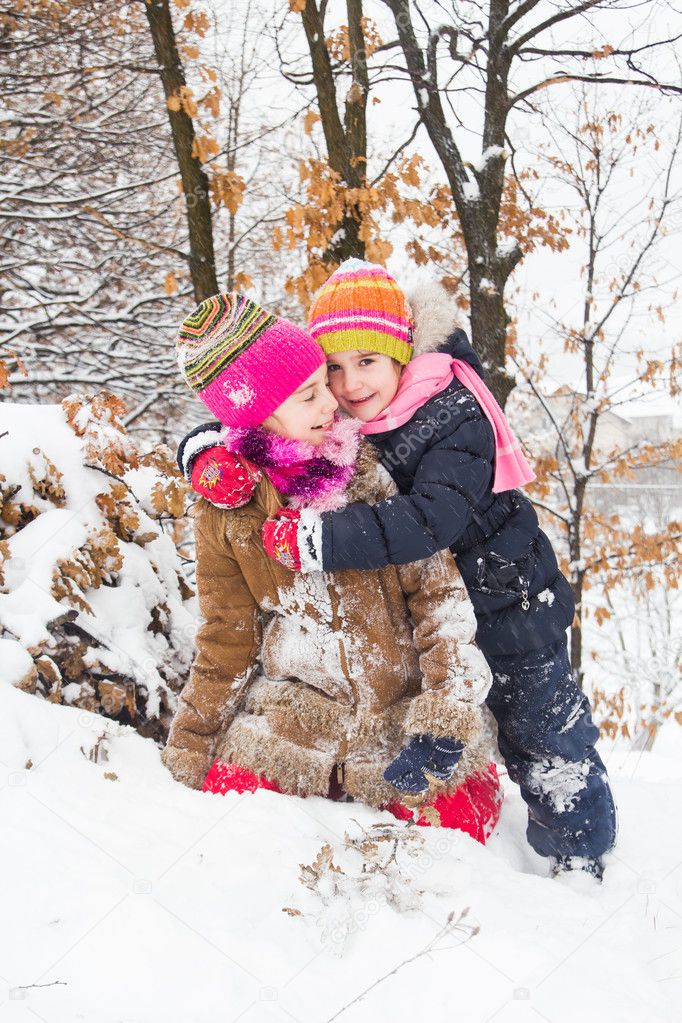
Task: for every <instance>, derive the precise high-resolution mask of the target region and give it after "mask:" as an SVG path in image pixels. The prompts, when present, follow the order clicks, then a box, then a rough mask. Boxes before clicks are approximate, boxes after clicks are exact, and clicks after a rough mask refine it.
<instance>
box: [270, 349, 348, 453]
mask: <svg viewBox="0 0 682 1023" xmlns="http://www.w3.org/2000/svg"><path fill="white" fill-rule="evenodd" d="M338 407H339V403H338V402H337V400H336V398H335V397H334V396H333V395H332V393H331V391H330V389H329V387H328V384H327V367H326V366H325V365H324V364H323V365H322V366H320V367H319V368H318V369H316V370H315V372H314V373H312V374H311V375H310V376H309V377H308V379H307V380H305V381H304V382H303V383H302V384H301V386H300V387H299V388H298V389H297V390H296V391H294V393H293V394H291V395H289V397H288V398H287V400H286V401H284V402H282V404H281V405H280V406H279V408H276V409H275V411H274V412H273V413H272V415H270V416H268V418H267V419H266V420H265V422H264V423H263V424H262V425H263V428H264V429H266V430H269V431H270V432H271V433H276V434H277V435H278V436H279V437H288V438H289V440H303V441H307V443H308V444H313V445H314V446H315V447H318V446H319V445H320V444H322V442H323V441H324V440H325V438H326V437H327V436H328V434H329V431H330V430H331V428H332V425H333V423H334V413H335V412H336V410H337V408H338Z"/></svg>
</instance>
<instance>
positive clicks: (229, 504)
mask: <svg viewBox="0 0 682 1023" xmlns="http://www.w3.org/2000/svg"><path fill="white" fill-rule="evenodd" d="M260 479H261V471H260V469H258V468H257V466H255V465H253V464H252V463H251V462H248V461H247V460H246V459H245V458H243V457H242V456H241V455H235V454H234V453H233V452H232V451H228V450H227V448H225V447H223V445H222V444H216V445H215V446H214V447H212V448H206V450H205V451H200V452H199V454H198V455H197V457H196V458H195V459H194V463H193V465H192V488H193V490H196V492H197V494H200V495H201V497H205V498H206V500H207V501H210V502H211V504H214V505H216V507H217V508H241V507H242V505H245V504H248V503H249V501H250V500H251V498H252V497H253V494H254V491H255V489H256V487H257V486H258V483H259V482H260Z"/></svg>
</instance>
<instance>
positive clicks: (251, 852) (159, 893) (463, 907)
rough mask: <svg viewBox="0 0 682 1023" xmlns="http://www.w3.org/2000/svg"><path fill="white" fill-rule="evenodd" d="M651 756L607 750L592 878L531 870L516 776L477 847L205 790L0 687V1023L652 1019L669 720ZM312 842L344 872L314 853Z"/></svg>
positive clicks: (671, 870)
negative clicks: (600, 871)
mask: <svg viewBox="0 0 682 1023" xmlns="http://www.w3.org/2000/svg"><path fill="white" fill-rule="evenodd" d="M103 736H104V737H103ZM657 748H658V750H660V752H657V753H655V754H654V753H651V754H638V755H636V756H635V755H631V756H627V755H624V754H612V755H611V757H610V760H609V768H610V771H611V772H612V775H613V777H614V780H615V792H616V798H617V800H618V804H619V809H620V814H621V831H620V838H619V844H618V847H617V850H616V853H615V854H614V855H611V856H610V857H609V858H608V866H607V873H606V879H605V882H604V885H603V887H602V888H601V889H599V888H594V887H592V882H590V881H588V880H587V879H585V878H582V879H578V878H575V877H574V878H572V879H570V880H569V879H566V880H564V881H562V882H558V881H556V880H550V879H548V878H547V877H546V876H545V875H546V869H547V868H546V864H545V863H544V862H543V861H542V860H540V859H539V858H538V857H536V856H535V854H534V853H533V852H532V851H531V850H530V848H529V847H528V846H527V845H526V844H525V840H524V837H523V829H524V808H523V805H522V803H521V800H520V798H519V796H518V793H517V792H516V791H515V790H514V789H513V788H512V789H510V790H508V791H507V796H506V803H505V807H504V809H503V815H502V820H501V823H500V825H499V828H498V832H497V833H496V835H495V836H494V838H493V840H492V841H491V842H490V844H489V846H488V847H487V848H483V847H481V846H479V845H477V844H476V843H475V842H474V841H473V840H471V839H469V838H468V837H467V836H465V835H463V834H459V833H456V832H448V831H445V830H442V829H435V828H417V827H416V826H413V827H412V828H408V826H406V825H404V824H402V823H397V822H396V821H395V820H394V818H392V817H390V816H389V815H388V814H380V813H378V812H375V811H372V810H370V809H368V808H365V807H360V806H356V805H349V804H335V803H331V802H328V801H326V800H322V799H318V798H313V799H307V800H302V799H297V798H293V797H285V796H280V795H277V794H275V793H270V792H264V791H261V792H259V793H257V794H255V795H251V794H249V793H246V794H244V795H242V796H239V795H237V794H232V793H231V794H229V795H228V796H226V797H220V796H214V795H210V794H208V793H200V792H196V791H190V790H188V789H185V788H183V787H182V786H181V785H178V784H177V783H175V782H174V781H173V779H172V778H171V776H170V775H169V774H168V772H167V771H166V770H165V769H164V768H163V766H162V765H161V763H160V760H159V750H158V748H157V746H156V745H155V743H154V742H153V741H152V740H151V739H145V738H142V737H141V736H140V735H139V734H137V733H136V732H135V731H134V729H133V728H131V727H127V726H119V725H117V724H116V723H114V722H112V721H109V720H106V719H103V718H102V717H100V716H97V715H93V714H89V713H87V712H85V711H82V710H78V709H76V708H72V707H67V706H59V705H55V704H52V703H50V702H48V701H45V700H40V699H37V698H36V697H35V696H33V695H30V694H27V693H24V692H21V691H20V690H17V689H15V688H14V687H12V686H10V685H7V684H5V685H2V686H0V751H1V752H0V756H1V758H2V762H1V763H0V816H1V818H2V821H3V841H2V843H1V845H0V870H1V871H2V877H3V880H4V885H3V913H2V918H3V925H4V926H3V927H2V932H1V936H0V1019H2V1021H3V1023H19V1021H21V1023H24V1021H27V1023H28V1021H31V1023H35V1021H36V1020H46V1021H49V1023H75V1021H79V1020H85V1021H87V1023H213V1021H214V1020H216V1019H220V1020H221V1021H224V1023H234V1021H236V1020H238V1019H239V1020H242V1021H247V1023H269V1021H273V1023H274V1021H283V1023H284V1021H291V1020H294V1021H299V1023H323V1021H331V1020H337V1019H339V1020H343V1021H344V1023H351V1021H353V1023H359V1021H376V1020H389V1019H390V1020H395V1021H400V1023H402V1021H408V1020H410V1021H411V1020H414V1019H415V1018H423V1019H424V1020H430V1021H441V1020H446V1019H448V1020H462V1021H466V1023H487V1021H492V1020H495V1021H496V1023H501V1021H504V1023H512V1021H514V1023H517V1021H523V1023H525V1021H533V1023H535V1021H537V1020H549V1021H551V1023H575V1021H576V1020H579V1021H580V1023H611V1021H613V1023H615V1021H617V1023H630V1021H632V1023H635V1021H636V1023H640V1021H641V1020H642V1019H644V1020H646V1021H647V1023H671V1021H672V1020H675V1019H678V1018H679V1015H678V1010H679V1005H680V999H681V998H682V959H681V953H680V935H681V929H682V869H680V867H681V862H682V861H681V860H680V849H681V848H682V823H681V822H680V819H679V814H676V813H674V812H672V811H673V809H674V808H675V807H676V806H679V789H680V781H681V780H682V757H680V750H679V735H678V731H671V732H670V733H668V734H666V733H665V732H664V733H663V734H662V735H661V737H660V738H659V741H658V746H657ZM666 750H667V753H666ZM377 825H381V826H382V827H381V828H380V829H379V830H378V831H377ZM387 829H388V830H387ZM346 832H348V833H349V834H350V836H351V837H352V839H353V840H354V842H353V848H349V849H344V833H346ZM371 836H373V837H374V839H375V841H374V843H373V844H371V843H370V844H368V843H367V839H368V838H369V837H371ZM391 836H394V837H393V838H392V837H391ZM386 838H388V840H384V839H386ZM396 842H397V844H395V843H396ZM360 843H364V846H363V847H364V852H363V851H362V850H361V849H360V848H359V844H360ZM325 845H328V846H330V847H331V849H330V850H329V851H328V855H331V857H332V860H333V864H334V865H337V866H339V867H340V868H341V869H342V870H343V871H344V873H343V874H340V873H338V872H337V871H334V870H331V869H329V862H328V860H327V866H325V857H324V854H323V855H322V857H321V858H320V859H318V860H317V865H315V864H316V858H317V857H318V854H319V853H320V851H321V849H322V848H323V847H324V846H325ZM393 851H395V858H394V860H391V856H390V853H391V852H393ZM301 864H305V865H307V867H308V868H309V869H308V870H307V871H306V872H305V876H306V879H307V880H308V883H309V884H310V885H311V886H312V887H306V886H305V885H303V884H302V883H301V881H300V880H299V874H300V873H301V867H300V865H301ZM363 864H364V865H365V867H366V870H365V873H364V875H363V874H362V867H363ZM377 865H381V869H376V867H377ZM578 881H582V882H583V883H582V884H578V883H577V882H578ZM325 902H327V903H328V904H327V905H325ZM285 909H286V910H287V911H284V910H285ZM451 917H452V922H451V924H450V926H448V920H449V919H450V918H451ZM675 1006H677V1007H678V1008H677V1009H676V1008H675Z"/></svg>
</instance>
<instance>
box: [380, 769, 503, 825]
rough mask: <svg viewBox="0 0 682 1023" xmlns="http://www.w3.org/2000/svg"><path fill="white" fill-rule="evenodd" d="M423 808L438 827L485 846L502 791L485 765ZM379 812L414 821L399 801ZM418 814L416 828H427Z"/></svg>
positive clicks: (497, 817)
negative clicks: (433, 811)
mask: <svg viewBox="0 0 682 1023" xmlns="http://www.w3.org/2000/svg"><path fill="white" fill-rule="evenodd" d="M426 805H427V806H432V807H434V808H435V809H436V810H437V811H438V815H439V817H440V823H441V827H443V828H457V829H459V830H460V831H466V833H467V835H471V837H472V838H475V839H476V841H477V842H480V843H481V845H485V843H486V842H487V840H488V839H489V838H490V836H491V835H492V833H493V831H494V829H495V825H496V824H497V822H498V820H499V818H500V810H501V808H502V790H501V788H500V780H499V778H498V777H497V768H496V767H495V764H493V763H490V764H488V766H487V767H486V768H485V769H484V770H482V771H478V772H477V773H476V774H472V775H470V777H468V778H467V779H466V780H465V781H463V782H462V784H461V785H460V786H459V788H458V789H455V791H454V792H451V793H450V794H449V795H440V796H436V798H435V799H433V800H431V801H430V802H429V803H427V804H426ZM383 809H384V810H389V811H390V813H392V814H393V816H394V817H397V818H398V820H401V821H407V820H413V819H414V812H413V811H412V810H410V809H409V807H407V806H405V804H404V803H401V802H400V800H396V801H395V802H393V803H389V804H388V805H387V806H384V807H383ZM421 810H423V808H421ZM421 810H420V815H419V817H418V818H417V824H420V825H421V826H422V827H429V826H430V822H429V821H428V820H425V819H424V817H423V816H422V813H421Z"/></svg>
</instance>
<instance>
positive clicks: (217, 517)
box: [161, 507, 261, 788]
mask: <svg viewBox="0 0 682 1023" xmlns="http://www.w3.org/2000/svg"><path fill="white" fill-rule="evenodd" d="M222 515H223V513H221V512H218V511H216V510H214V509H211V508H206V507H204V508H202V509H201V511H200V512H199V515H198V517H197V521H196V525H195V538H196V557H197V576H196V578H197V590H198V594H199V607H200V609H201V614H202V617H203V619H204V623H203V625H202V626H201V628H200V629H199V632H198V634H197V656H196V658H195V661H194V664H193V665H192V670H191V673H190V678H189V682H188V683H187V684H186V685H185V687H184V689H183V690H182V693H181V694H180V699H179V703H178V710H177V713H176V715H175V717H174V719H173V723H172V725H171V729H170V734H169V736H168V743H167V745H166V748H165V749H164V751H163V753H162V755H161V759H162V760H163V763H164V764H165V765H166V767H167V768H168V769H169V771H170V772H171V774H172V775H173V776H174V777H175V778H176V780H178V781H181V782H183V784H185V785H188V786H189V787H190V788H201V786H202V784H203V781H204V778H205V776H206V772H207V770H208V769H209V767H210V766H211V763H212V760H213V755H214V751H215V746H216V743H217V740H218V738H219V736H220V734H222V732H223V731H224V729H225V727H226V726H227V725H228V724H229V722H230V720H231V718H232V717H233V716H234V714H235V713H236V711H237V709H238V704H239V702H240V699H241V697H242V695H243V693H244V691H245V689H246V688H247V686H248V684H249V681H250V678H251V674H252V670H253V667H254V665H255V663H256V659H257V656H258V651H259V649H260V641H261V626H260V617H259V615H258V609H257V606H256V603H255V601H254V599H253V596H252V595H251V592H250V590H249V589H248V587H247V585H246V582H245V580H244V577H243V575H242V572H241V569H240V567H239V565H238V563H237V561H236V560H235V558H234V557H233V556H232V549H231V547H230V544H229V541H228V540H227V538H226V537H225V535H224V532H223V531H222V529H221V520H222Z"/></svg>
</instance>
